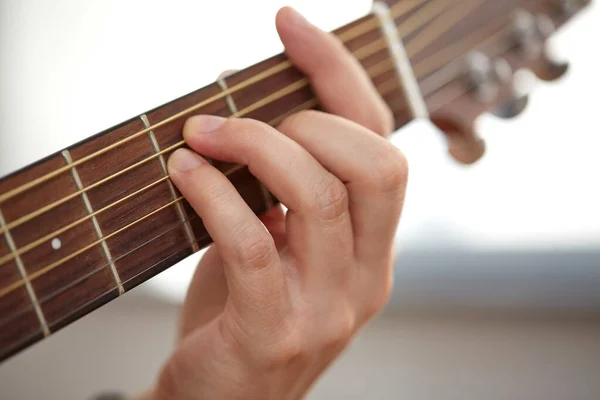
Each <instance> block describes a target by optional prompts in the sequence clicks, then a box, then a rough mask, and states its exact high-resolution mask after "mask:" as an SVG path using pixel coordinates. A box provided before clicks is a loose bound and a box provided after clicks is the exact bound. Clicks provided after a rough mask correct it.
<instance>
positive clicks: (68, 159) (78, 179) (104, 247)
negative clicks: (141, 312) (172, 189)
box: [19, 150, 125, 295]
mask: <svg viewBox="0 0 600 400" xmlns="http://www.w3.org/2000/svg"><path fill="white" fill-rule="evenodd" d="M62 155H63V157H64V159H65V161H66V162H67V164H73V158H72V157H71V153H70V152H69V150H64V151H63V152H62ZM71 175H72V176H73V180H74V181H75V185H77V189H79V190H81V189H83V183H81V177H80V176H79V172H77V168H76V167H73V168H71ZM81 200H82V201H83V204H84V205H85V209H86V211H87V213H88V215H91V214H93V213H94V209H93V207H92V203H91V202H90V199H89V197H88V195H87V192H84V193H82V194H81ZM90 219H91V221H92V226H93V227H94V231H95V232H96V236H97V237H98V239H102V238H103V237H104V234H103V233H102V229H101V228H100V224H99V223H98V220H97V219H96V216H95V215H94V216H92V217H90ZM57 236H58V235H55V236H53V237H57ZM101 247H102V253H103V254H104V257H105V258H106V260H107V261H108V262H109V264H110V271H111V274H112V276H113V278H114V280H115V282H116V283H117V286H118V287H119V295H122V294H123V293H125V290H124V289H123V284H122V283H121V277H120V276H119V272H118V271H117V267H116V266H115V264H113V263H111V261H110V260H111V259H112V255H111V253H110V249H109V248H108V245H107V244H106V242H102V245H101ZM19 250H21V249H19Z"/></svg>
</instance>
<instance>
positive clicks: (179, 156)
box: [169, 149, 206, 172]
mask: <svg viewBox="0 0 600 400" xmlns="http://www.w3.org/2000/svg"><path fill="white" fill-rule="evenodd" d="M205 162H206V161H205V160H204V159H203V158H202V157H200V156H199V155H198V154H196V153H194V152H192V151H191V150H188V149H179V150H177V151H176V152H175V153H173V154H172V155H171V157H169V169H174V170H176V171H180V172H185V171H189V170H191V169H194V168H198V167H199V166H200V165H202V164H204V163H205Z"/></svg>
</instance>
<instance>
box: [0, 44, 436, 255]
mask: <svg viewBox="0 0 600 400" xmlns="http://www.w3.org/2000/svg"><path fill="white" fill-rule="evenodd" d="M440 34H441V33H440ZM438 36H439V35H438ZM436 37H437V36H436ZM367 47H369V45H367V46H364V47H362V48H367ZM362 48H361V49H362ZM409 55H414V54H409ZM359 59H360V58H359ZM383 64H386V65H387V67H386V68H381V66H382V65H383ZM390 66H391V68H390ZM391 69H393V63H390V59H389V57H388V58H386V60H383V61H382V62H379V63H378V64H376V65H374V66H373V67H371V68H369V69H367V74H368V75H369V76H370V77H371V78H372V79H374V78H376V77H378V76H379V75H380V74H383V73H385V72H388V71H389V70H391ZM374 71H376V73H373V72H374ZM419 72H420V71H419ZM419 75H421V74H419ZM308 84H309V81H308V79H306V78H303V79H301V80H299V81H297V82H294V83H293V84H291V85H289V86H287V87H286V88H284V89H282V90H280V91H278V92H275V93H273V94H272V95H269V96H267V97H265V98H263V99H261V100H260V101H257V102H256V103H254V104H252V105H250V106H249V107H247V108H245V109H243V110H241V111H238V112H237V113H235V114H233V115H232V117H233V118H237V117H240V116H243V115H247V114H249V113H250V112H252V111H254V110H256V109H259V108H261V107H263V106H265V105H266V104H269V103H271V102H272V101H274V100H277V99H279V98H281V97H284V96H286V95H287V94H290V93H293V92H294V91H296V90H298V89H301V88H303V87H305V86H308ZM273 125H274V124H273ZM183 145H185V141H180V142H178V143H176V144H174V145H172V146H170V147H168V148H166V149H164V150H162V151H160V152H157V153H155V154H154V155H152V156H151V157H149V158H146V159H144V160H141V161H139V162H137V163H135V164H133V165H131V166H129V167H127V168H124V169H122V170H120V171H119V172H118V173H116V174H113V175H111V176H108V177H106V178H104V179H102V180H100V181H98V182H96V183H94V184H93V185H90V186H88V187H86V188H85V189H82V190H80V191H78V192H75V193H73V194H72V195H70V196H67V197H66V198H67V199H69V200H71V198H75V197H77V196H78V195H79V194H81V193H80V192H82V193H83V192H86V191H88V190H91V189H94V188H96V187H98V186H100V185H101V184H104V183H106V182H107V181H109V180H111V179H114V178H116V177H118V176H121V175H123V174H125V173H126V172H129V171H131V170H132V169H135V168H137V167H138V166H140V165H141V164H143V163H145V162H147V161H148V160H151V159H154V158H156V157H157V156H159V155H163V154H165V153H168V152H170V151H173V150H175V149H176V148H179V147H182V146H183ZM167 179H168V177H163V178H162V179H159V180H158V181H155V182H152V183H151V184H149V185H147V186H145V187H143V188H141V189H139V190H137V191H136V192H134V193H132V194H129V195H127V196H125V197H124V198H122V199H120V200H117V201H115V202H114V203H113V204H110V205H108V206H106V207H104V208H102V209H100V210H97V211H95V212H93V213H91V214H89V215H86V216H85V217H83V218H81V219H79V220H78V221H75V222H72V223H70V224H69V225H67V226H64V227H62V228H60V229H58V230H56V231H54V232H51V233H49V234H47V235H45V236H43V237H41V238H39V239H37V240H35V241H33V242H31V243H29V244H27V245H25V246H23V247H21V248H19V249H16V251H15V252H13V253H9V254H7V255H6V256H3V257H0V266H1V265H3V264H5V263H6V262H9V261H11V260H13V259H14V258H16V257H17V256H20V255H22V254H24V253H26V252H28V251H30V250H32V249H34V248H36V247H38V246H39V245H41V244H44V243H45V242H47V241H48V240H51V239H52V238H55V237H57V236H59V235H61V234H62V233H64V232H66V231H68V230H70V229H72V228H74V227H76V226H78V225H80V224H82V223H84V222H85V221H88V220H90V219H91V218H93V217H95V216H97V215H99V214H101V213H103V212H105V211H107V210H109V209H111V208H112V207H114V206H117V205H119V204H122V203H123V202H124V201H126V200H128V199H130V198H132V197H134V196H136V195H138V194H141V193H142V192H145V191H146V190H149V189H151V188H153V187H155V186H156V185H157V184H159V183H161V182H163V181H166V180H167ZM59 202H61V203H64V202H65V200H59ZM56 203H57V202H55V203H53V204H51V205H49V206H47V207H45V208H50V209H51V208H52V207H53V205H54V204H56ZM41 211H43V212H47V211H48V210H45V209H41ZM41 211H40V210H38V212H36V213H37V214H39V213H40V212H41ZM36 213H32V214H29V215H28V216H25V217H23V218H21V219H19V220H16V221H14V222H13V223H12V224H10V225H7V226H6V228H5V229H6V230H7V231H8V230H11V229H13V228H14V227H17V226H19V225H21V224H23V223H26V222H28V221H29V220H31V219H33V218H35V217H37V216H38V215H35V214H36Z"/></svg>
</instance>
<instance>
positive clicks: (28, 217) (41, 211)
mask: <svg viewBox="0 0 600 400" xmlns="http://www.w3.org/2000/svg"><path fill="white" fill-rule="evenodd" d="M184 144H185V141H183V140H182V141H180V142H178V143H175V144H174V145H172V146H170V147H168V148H166V149H164V150H162V151H160V152H158V153H155V154H153V155H151V156H150V157H148V158H145V159H143V160H141V161H139V162H137V163H135V164H133V165H130V166H129V167H127V168H124V169H122V170H120V171H119V172H116V173H114V174H113V175H110V176H107V177H106V178H104V179H102V180H99V181H98V182H95V183H93V184H91V185H90V186H87V187H85V188H84V189H81V190H78V191H77V192H75V193H72V194H70V195H68V196H66V197H64V198H62V199H60V200H57V201H55V202H54V203H51V204H48V205H47V206H45V207H42V208H40V209H39V210H37V211H34V212H32V213H31V214H28V215H25V216H24V217H22V218H19V219H18V220H15V221H13V222H12V223H10V224H8V225H7V227H6V229H13V228H15V227H17V226H20V225H22V224H24V223H26V222H29V221H31V220H32V219H34V218H36V217H39V216H40V215H42V214H44V213H46V212H48V211H50V210H52V209H53V208H56V207H58V206H60V205H61V204H64V203H66V202H67V201H69V200H72V199H74V198H76V197H78V196H79V195H81V194H82V193H85V192H87V191H89V190H92V189H95V188H96V187H98V186H100V185H102V184H104V183H106V182H108V181H110V180H112V179H114V178H117V177H119V176H121V175H123V174H125V173H127V172H129V171H131V170H133V169H135V168H137V167H139V166H140V165H143V164H145V163H147V162H149V161H152V160H154V159H155V158H157V157H160V156H161V155H162V154H165V153H168V152H169V151H171V150H175V149H178V148H179V147H181V146H183V145H184ZM72 165H75V163H73V164H72ZM3 232H4V229H0V234H1V233H3Z"/></svg>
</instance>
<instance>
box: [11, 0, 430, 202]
mask: <svg viewBox="0 0 600 400" xmlns="http://www.w3.org/2000/svg"><path fill="white" fill-rule="evenodd" d="M422 1H424V0H422ZM422 1H421V2H422ZM421 2H420V3H421ZM410 9H411V8H408V9H406V11H404V10H405V9H401V8H398V9H397V10H396V13H398V14H400V13H399V12H398V11H402V12H408V11H410ZM400 15H401V14H400ZM397 16H399V15H394V17H397ZM373 29H374V28H373ZM370 30H372V29H370ZM370 30H367V32H369V31H370ZM359 32H360V30H358V29H357V30H356V31H355V32H354V33H353V35H356V36H353V35H348V37H349V38H347V39H346V41H348V40H350V39H353V38H354V37H358V36H360V35H361V34H362V33H359ZM363 33H364V32H363ZM292 66H293V64H292V63H291V62H290V61H289V60H286V61H283V62H281V63H279V64H277V65H275V66H273V67H271V68H269V69H267V70H265V71H263V72H261V73H259V74H257V75H255V76H253V77H251V78H248V79H247V80H245V81H243V82H240V83H238V84H237V85H235V86H233V87H231V88H229V89H228V90H227V91H223V92H221V93H219V94H217V95H215V96H211V97H210V98H208V99H206V100H204V101H202V102H200V103H198V104H195V105H193V106H191V107H189V108H187V109H185V110H183V111H181V112H179V113H176V114H175V115H172V116H171V117H168V118H166V119H164V120H162V121H160V122H157V123H156V124H154V125H153V126H151V127H148V128H145V129H142V130H141V131H139V132H137V133H134V134H133V135H131V136H128V137H127V138H124V139H122V140H120V141H118V142H116V143H113V144H112V145H109V146H107V147H105V148H103V149H101V150H98V151H96V152H95V153H92V154H89V155H87V156H85V157H83V158H81V159H79V160H77V161H76V162H74V163H73V166H75V167H76V166H79V165H80V164H83V163H85V162H87V161H90V160H92V159H94V158H96V157H98V156H100V155H102V154H105V153H107V152H108V151H111V150H113V149H115V148H117V147H119V146H121V145H123V144H126V143H128V142H130V141H132V140H133V139H135V138H137V137H139V136H141V135H144V134H146V133H148V132H150V131H151V130H156V129H158V128H160V127H163V126H165V125H167V124H169V123H171V122H173V121H176V120H178V119H179V118H182V117H185V116H186V115H189V114H191V113H192V112H194V111H196V110H198V109H200V108H202V107H205V106H208V105H210V104H212V103H214V102H216V101H218V100H220V99H222V98H224V97H225V96H227V95H231V94H233V93H236V92H238V91H240V90H242V89H244V88H246V87H248V86H251V85H253V84H254V83H257V82H260V81H262V80H264V79H266V78H268V77H270V76H273V75H275V74H276V73H278V72H280V71H283V70H285V69H288V68H290V67H292ZM69 169H70V168H67V167H62V168H59V169H57V170H55V171H53V172H50V173H48V174H46V175H44V176H41V177H39V178H37V179H34V180H33V181H31V182H28V183H26V184H23V185H21V186H19V187H17V188H15V189H12V190H10V191H8V192H7V193H4V194H1V195H0V204H2V203H3V202H5V201H6V200H8V199H10V198H13V197H14V196H17V195H19V194H21V193H23V192H25V191H27V190H29V189H31V188H33V187H35V186H37V185H39V184H41V183H44V182H46V181H48V180H49V179H52V178H54V177H56V176H58V175H60V174H62V173H63V172H65V171H68V170H69Z"/></svg>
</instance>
